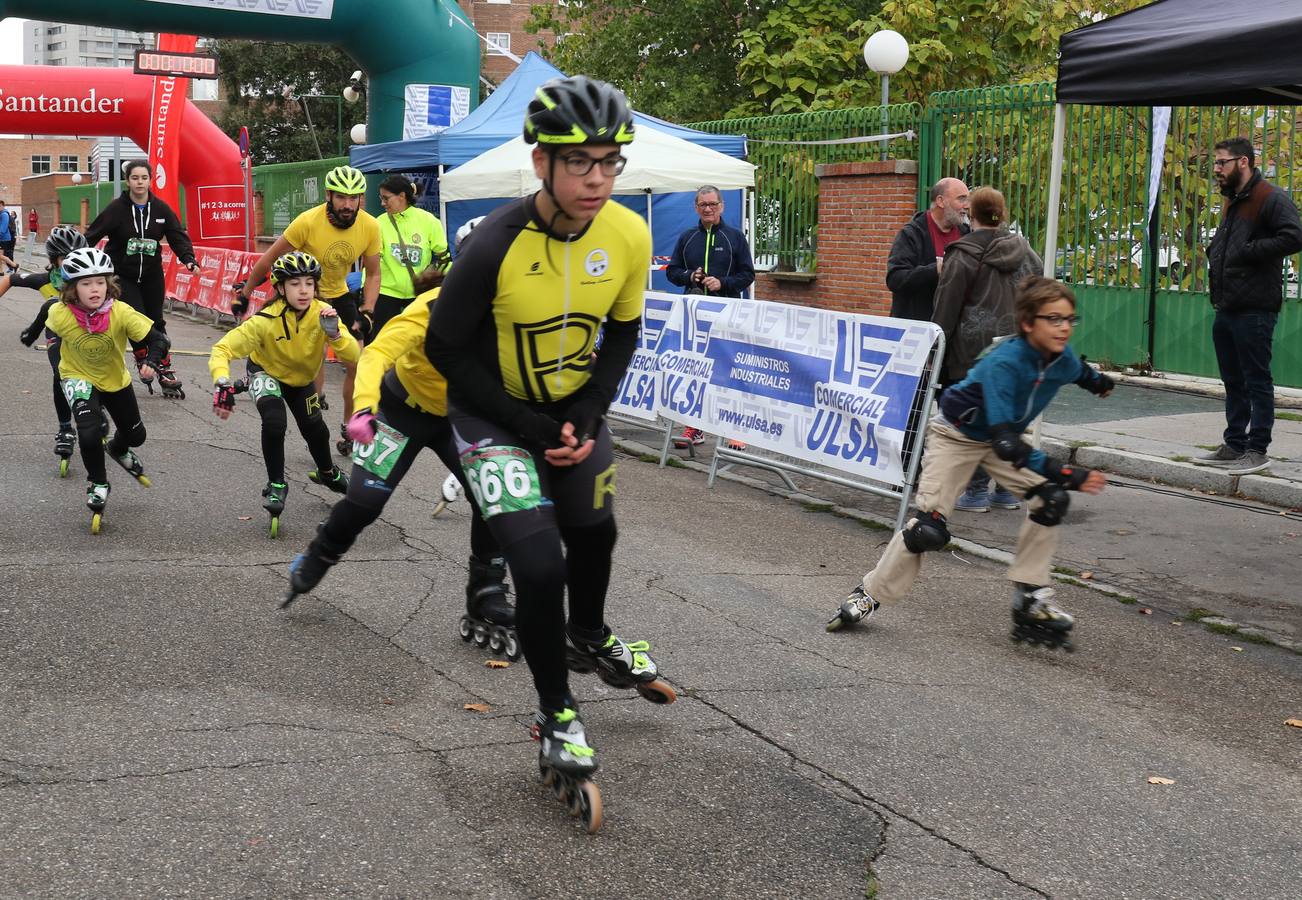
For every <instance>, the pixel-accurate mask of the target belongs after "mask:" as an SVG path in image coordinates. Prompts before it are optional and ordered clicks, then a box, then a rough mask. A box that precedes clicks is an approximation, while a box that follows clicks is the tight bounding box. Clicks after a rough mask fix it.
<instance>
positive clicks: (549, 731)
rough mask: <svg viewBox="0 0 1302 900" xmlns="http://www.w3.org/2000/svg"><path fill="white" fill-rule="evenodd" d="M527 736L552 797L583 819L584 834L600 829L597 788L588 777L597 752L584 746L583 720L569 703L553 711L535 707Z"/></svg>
mask: <svg viewBox="0 0 1302 900" xmlns="http://www.w3.org/2000/svg"><path fill="white" fill-rule="evenodd" d="M529 733H530V735H531V736H532V737H533V739H534V740H535V741H537V742H538V744H539V746H538V775H539V777H540V778H541V779H542V783H543V786H544V787H546V788H548V789H549V790H551V792H552V796H554V797H555V798H556V799H558V800H560V801H561V802H562V803H564V804H565V805H566V807H568V808H569V811H570V815H572V816H576V817H578V818H581V819H582V820H583V827H584V828H585V829H586V830H587V832H588V834H595V833H596V832H597V831H598V830H599V829H600V828H601V821H602V818H601V791H599V790H598V789H597V785H596V783H595V782H593V781H592V780H591V776H592V773H593V772H596V771H597V765H598V764H597V751H596V750H594V749H593V748H592V747H590V746H589V745H588V739H587V735H586V733H585V732H584V729H583V720H582V719H580V718H579V712H578V710H577V709H575V708H574V707H573V706H567V707H565V708H564V709H561V710H559V711H557V712H546V711H544V710H539V711H538V714H537V715H536V716H535V717H534V724H533V726H532V727H531V728H530V729H529Z"/></svg>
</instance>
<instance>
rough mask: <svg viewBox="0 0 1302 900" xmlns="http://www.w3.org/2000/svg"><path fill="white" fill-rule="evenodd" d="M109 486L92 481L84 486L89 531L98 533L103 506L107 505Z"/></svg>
mask: <svg viewBox="0 0 1302 900" xmlns="http://www.w3.org/2000/svg"><path fill="white" fill-rule="evenodd" d="M108 498H109V486H108V485H107V484H97V483H96V482H94V481H92V482H90V484H89V485H87V487H86V506H87V507H89V509H90V533H91V534H99V530H100V527H101V526H102V525H103V524H104V507H106V506H108Z"/></svg>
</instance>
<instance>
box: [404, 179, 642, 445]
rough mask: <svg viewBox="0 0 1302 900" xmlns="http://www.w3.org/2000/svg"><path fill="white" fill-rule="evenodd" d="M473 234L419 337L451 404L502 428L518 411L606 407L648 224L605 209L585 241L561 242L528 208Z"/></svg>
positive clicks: (525, 204) (528, 200) (635, 318)
mask: <svg viewBox="0 0 1302 900" xmlns="http://www.w3.org/2000/svg"><path fill="white" fill-rule="evenodd" d="M474 234H475V236H474V240H472V241H470V242H468V243H467V244H466V247H465V250H464V252H463V253H462V255H461V256H460V257H459V258H458V259H457V262H456V265H454V266H453V267H452V268H451V269H450V270H449V272H448V276H447V278H446V279H445V280H444V282H443V290H442V293H441V294H440V296H439V302H438V304H437V305H436V306H435V307H434V309H433V312H432V313H431V316H430V326H429V332H428V334H427V337H426V345H425V347H426V352H427V354H428V355H429V357H430V360H431V362H433V363H434V365H435V366H436V367H438V369H439V370H440V371H442V372H443V373H444V375H445V376H447V379H448V384H449V399H450V400H451V402H452V403H454V404H455V405H457V406H458V407H461V408H464V409H467V410H471V411H477V412H479V413H480V414H482V415H485V416H487V417H488V418H490V419H492V420H494V421H498V422H500V423H502V424H506V422H507V421H508V420H509V419H510V418H511V416H512V410H513V408H514V407H515V406H516V404H518V403H519V402H520V401H523V402H524V403H526V404H529V405H530V406H535V407H536V406H538V405H546V406H549V407H550V406H556V407H560V406H563V404H562V401H566V400H567V399H568V398H571V397H572V396H574V395H576V394H578V393H580V392H583V393H584V394H592V393H593V392H594V391H595V392H598V393H599V394H600V395H602V396H603V397H604V398H605V401H606V403H609V398H610V396H613V394H614V391H615V389H616V387H617V386H618V383H619V378H620V377H621V376H622V375H623V369H624V367H625V366H626V365H627V363H628V356H631V354H632V351H633V345H634V343H635V342H636V339H637V329H638V326H639V324H640V322H641V316H642V302H643V291H644V290H645V287H646V277H647V267H648V266H649V265H650V263H651V234H650V232H649V231H648V229H647V225H646V222H645V221H644V220H643V219H642V217H641V216H639V215H638V214H637V213H634V212H632V211H631V210H628V209H626V208H624V207H623V206H620V205H619V204H618V203H615V202H608V203H606V205H605V206H603V207H602V208H601V210H600V211H599V212H598V213H597V215H596V217H595V218H594V219H593V220H592V222H591V223H589V225H588V227H587V228H586V229H585V230H584V231H583V232H582V233H580V234H577V235H568V236H567V235H557V234H554V233H552V232H550V231H548V227H547V223H546V222H544V221H542V219H541V218H540V217H539V215H538V211H537V207H536V205H535V202H534V198H533V197H525V198H523V199H521V200H518V201H515V202H514V203H509V204H507V205H505V206H502V207H499V208H498V209H497V210H495V211H494V212H492V213H491V214H489V216H488V217H487V218H485V219H484V221H483V222H481V223H480V224H479V225H478V226H477V227H476V228H475V233H474ZM603 330H604V332H605V337H604V338H603V344H602V353H601V354H600V358H599V359H598V361H597V362H596V363H594V361H593V350H594V348H595V347H596V343H597V336H598V334H600V333H602V331H603ZM612 341H614V343H613V344H612V343H611V342H612ZM625 349H626V350H627V354H625ZM608 350H609V351H610V352H609V353H608V352H607V351H608ZM621 358H622V359H621ZM597 376H600V377H597ZM594 378H596V383H592V384H590V381H592V380H593V379H594ZM503 394H504V395H505V396H501V395H503ZM594 399H595V398H594ZM598 405H600V404H599V403H598ZM604 411H605V407H604V406H603V407H602V408H601V410H600V412H601V413H604Z"/></svg>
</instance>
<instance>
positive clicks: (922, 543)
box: [903, 509, 949, 553]
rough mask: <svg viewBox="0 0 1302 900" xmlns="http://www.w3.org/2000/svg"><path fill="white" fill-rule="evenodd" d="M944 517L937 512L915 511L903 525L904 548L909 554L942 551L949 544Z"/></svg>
mask: <svg viewBox="0 0 1302 900" xmlns="http://www.w3.org/2000/svg"><path fill="white" fill-rule="evenodd" d="M945 521H946V520H945V517H944V516H942V515H941V514H940V513H938V512H923V511H922V510H920V509H915V510H914V511H913V515H911V516H909V518H908V521H906V522H905V523H904V532H903V534H904V546H905V548H906V549H908V551H909V552H910V553H926V552H927V551H928V550H944V549H945V547H946V545H948V544H949V529H948V528H947V527H946V526H945Z"/></svg>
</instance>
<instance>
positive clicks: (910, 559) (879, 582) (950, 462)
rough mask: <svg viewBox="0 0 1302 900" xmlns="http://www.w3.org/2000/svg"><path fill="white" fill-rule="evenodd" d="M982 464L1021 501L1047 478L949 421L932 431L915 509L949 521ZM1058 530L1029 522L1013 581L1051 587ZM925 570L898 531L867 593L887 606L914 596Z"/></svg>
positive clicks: (934, 424) (1031, 505)
mask: <svg viewBox="0 0 1302 900" xmlns="http://www.w3.org/2000/svg"><path fill="white" fill-rule="evenodd" d="M978 465H980V466H983V467H984V468H985V470H986V471H987V472H989V473H990V475H991V476H992V477H993V478H994V479H995V481H997V482H999V484H1000V486H1001V487H1004V488H1006V489H1008V490H1010V491H1012V492H1013V493H1014V494H1016V495H1017V496H1019V497H1024V496H1025V495H1026V492H1027V491H1028V490H1030V489H1031V488H1033V487H1035V486H1036V485H1039V484H1043V483H1044V482H1045V481H1046V480H1047V479H1046V478H1045V477H1044V476H1043V475H1041V474H1039V473H1038V472H1033V471H1032V470H1030V469H1015V468H1013V465H1012V464H1011V463H1009V462H1006V461H1004V460H1002V459H1000V458H999V457H998V456H996V455H995V452H994V450H992V449H991V448H990V445H989V444H987V443H983V442H982V441H974V440H972V439H971V438H969V437H966V436H965V435H964V434H963V433H962V432H961V431H959V430H958V429H957V428H955V427H954V426H952V425H950V424H949V423H948V422H947V421H945V420H944V419H943V418H940V417H937V418H934V419H932V420H931V423H930V424H929V425H928V427H927V450H926V455H925V456H924V457H923V459H922V477H921V478H920V479H918V492H917V494H916V495H915V497H914V506H916V507H917V508H918V509H919V510H921V511H923V512H938V513H940V514H941V515H942V516H945V517H946V518H949V516H950V514H951V513H952V512H953V511H954V504H955V502H957V500H958V497H959V494H961V493H963V490H964V489H965V488H966V487H967V483H968V481H969V480H970V479H971V478H972V473H973V472H974V471H976V467H977V466H978ZM1041 506H1043V503H1042V502H1041V500H1040V498H1039V497H1033V498H1031V500H1030V501H1029V502H1028V503H1027V514H1028V516H1029V514H1030V513H1031V512H1034V511H1035V510H1037V509H1039V508H1040V507H1041ZM1057 531H1058V530H1057V528H1050V527H1048V526H1045V525H1039V524H1037V523H1035V522H1032V521H1031V520H1030V519H1029V518H1027V519H1026V520H1025V521H1024V522H1023V523H1022V530H1021V531H1020V532H1018V534H1017V550H1016V551H1015V553H1014V556H1013V564H1012V565H1011V566H1009V568H1008V580H1009V581H1020V582H1022V583H1023V584H1033V585H1046V584H1049V582H1050V578H1049V566H1050V563H1051V562H1052V560H1053V552H1054V550H1055V549H1056V548H1057V546H1058V534H1057ZM921 570H922V554H921V553H910V552H909V550H908V548H906V547H905V546H904V533H903V532H896V533H895V536H894V537H893V538H891V542H890V543H889V544H887V545H886V552H885V553H884V554H882V558H881V560H879V561H878V563H877V567H876V568H875V569H873V570H872V571H871V572H869V573H868V574H867V575H865V576H864V577H863V589H864V591H866V592H867V593H868V594H870V595H871V596H872V597H873V598H874V599H876V600H880V601H882V602H884V603H890V602H893V601H896V600H900V599H901V598H903V597H904V595H905V594H907V593H908V592H909V588H911V587H912V586H913V582H914V580H915V579H916V578H917V577H918V572H920V571H921Z"/></svg>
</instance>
